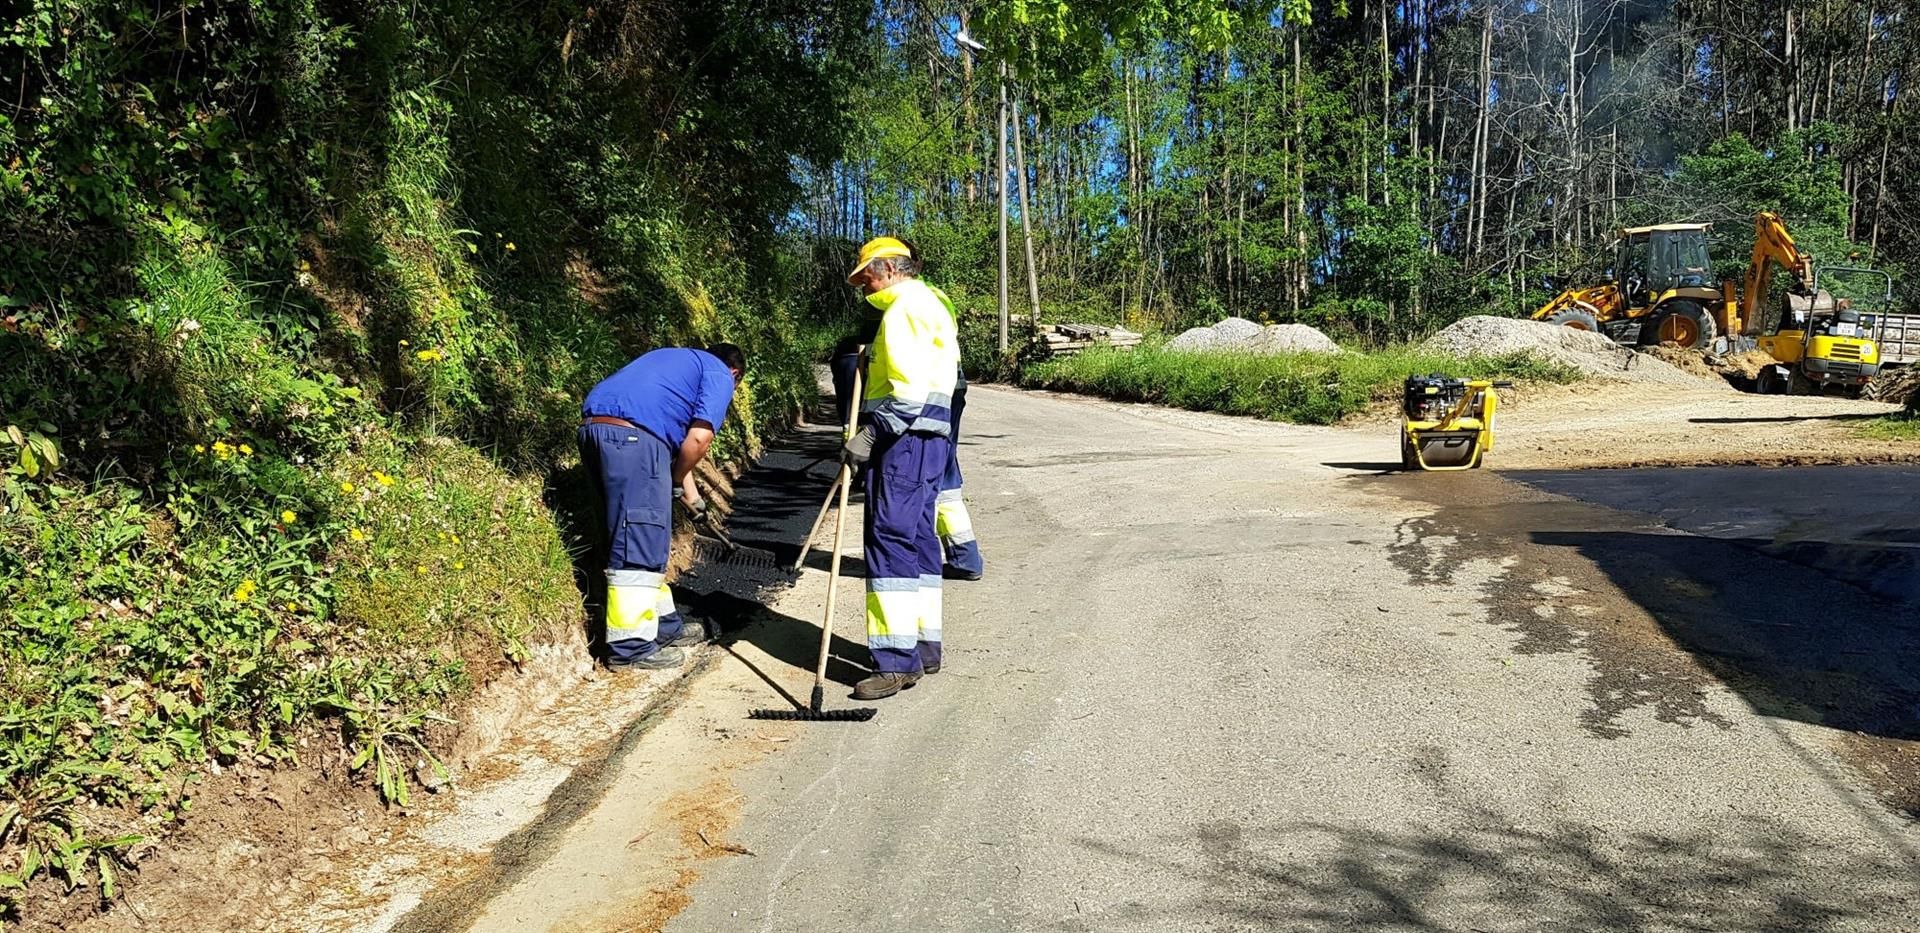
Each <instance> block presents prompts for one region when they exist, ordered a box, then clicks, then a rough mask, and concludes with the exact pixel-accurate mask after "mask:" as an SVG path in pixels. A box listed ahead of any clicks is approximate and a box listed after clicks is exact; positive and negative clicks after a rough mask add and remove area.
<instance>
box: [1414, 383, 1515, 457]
mask: <svg viewBox="0 0 1920 933" xmlns="http://www.w3.org/2000/svg"><path fill="white" fill-rule="evenodd" d="M1512 387H1513V383H1511V382H1490V381H1488V380H1485V379H1455V378H1452V377H1450V376H1445V375H1441V374H1440V373H1434V374H1432V375H1429V376H1408V377H1407V381H1406V384H1405V386H1404V389H1405V393H1404V396H1403V398H1402V402H1401V408H1402V417H1401V420H1400V467H1401V469H1404V470H1474V469H1478V468H1479V467H1480V464H1481V463H1482V462H1483V461H1484V460H1485V458H1486V455H1487V451H1490V450H1492V449H1493V414H1494V411H1495V410H1496V409H1498V408H1499V407H1500V397H1499V396H1498V395H1497V394H1495V392H1494V391H1493V390H1494V389H1497V388H1498V389H1507V388H1512Z"/></svg>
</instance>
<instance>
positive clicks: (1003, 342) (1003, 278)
mask: <svg viewBox="0 0 1920 933" xmlns="http://www.w3.org/2000/svg"><path fill="white" fill-rule="evenodd" d="M999 188H1000V355H1001V356H1003V357H1004V356H1006V355H1007V63H1006V61H1005V60H1004V59H1003V60H1002V61H1001V62H1000V185H999Z"/></svg>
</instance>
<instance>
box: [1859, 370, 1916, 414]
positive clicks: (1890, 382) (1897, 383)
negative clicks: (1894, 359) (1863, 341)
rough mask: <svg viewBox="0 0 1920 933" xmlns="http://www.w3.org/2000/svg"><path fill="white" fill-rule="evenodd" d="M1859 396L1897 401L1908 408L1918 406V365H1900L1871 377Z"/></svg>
mask: <svg viewBox="0 0 1920 933" xmlns="http://www.w3.org/2000/svg"><path fill="white" fill-rule="evenodd" d="M1860 397H1861V398H1865V399H1871V400H1873V401H1876V402H1899V403H1901V404H1903V405H1905V406H1907V407H1908V408H1920V366H1902V367H1900V368H1899V369H1890V370H1887V371H1886V372H1883V373H1881V374H1880V375H1878V376H1875V377H1873V381H1872V382H1869V383H1867V390H1866V391H1865V392H1862V393H1860Z"/></svg>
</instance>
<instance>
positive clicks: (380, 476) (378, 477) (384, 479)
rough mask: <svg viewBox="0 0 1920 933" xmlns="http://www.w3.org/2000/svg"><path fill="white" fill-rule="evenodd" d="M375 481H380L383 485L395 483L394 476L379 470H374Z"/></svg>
mask: <svg viewBox="0 0 1920 933" xmlns="http://www.w3.org/2000/svg"><path fill="white" fill-rule="evenodd" d="M373 481H374V482H376V483H379V484H380V485H382V486H391V485H393V477H391V476H388V475H387V474H385V473H382V472H380V471H379V470H375V471H373Z"/></svg>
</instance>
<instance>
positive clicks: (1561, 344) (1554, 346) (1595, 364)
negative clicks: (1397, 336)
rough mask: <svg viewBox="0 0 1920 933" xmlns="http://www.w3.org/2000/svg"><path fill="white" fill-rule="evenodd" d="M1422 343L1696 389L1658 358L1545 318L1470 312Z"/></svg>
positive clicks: (1694, 379)
mask: <svg viewBox="0 0 1920 933" xmlns="http://www.w3.org/2000/svg"><path fill="white" fill-rule="evenodd" d="M1426 347H1427V348H1428V349H1430V350H1438V351H1440V352H1443V353H1451V354H1454V355H1455V356H1505V355H1507V354H1509V353H1524V354H1526V355H1528V356H1531V357H1534V358H1535V359H1540V360H1546V361H1548V362H1553V363H1560V364H1562V365H1566V366H1571V367H1573V368H1575V369H1578V370H1580V371H1581V372H1585V373H1591V374H1593V375H1596V376H1600V377H1603V378H1607V379H1614V380H1618V381H1621V382H1646V383H1666V384H1669V385H1682V386H1690V387H1693V388H1699V387H1700V385H1701V380H1700V379H1699V378H1698V377H1695V376H1692V375H1689V374H1688V373H1686V372H1683V371H1682V370H1680V369H1679V368H1677V367H1674V366H1671V365H1669V364H1667V363H1666V362H1665V361H1663V360H1659V359H1655V358H1654V357H1651V356H1648V355H1646V354H1644V353H1635V352H1634V351H1632V350H1629V349H1627V348H1626V347H1623V346H1621V345H1619V344H1617V343H1614V342H1613V341H1612V340H1610V339H1608V338H1607V337H1606V336H1604V335H1601V334H1596V333H1594V332H1592V331H1586V330H1578V329H1575V328H1572V327H1566V326H1564V325H1560V324H1548V323H1546V322H1545V321H1524V320H1520V319H1517V318H1507V317H1491V316H1489V315H1484V314H1480V315H1475V316H1473V317H1469V318H1462V319H1461V320H1458V321H1455V322H1454V323H1453V324H1451V325H1449V326H1448V327H1447V328H1446V329H1445V330H1442V331H1440V332H1439V333H1437V334H1434V335H1433V336H1432V337H1429V338H1427V342H1426Z"/></svg>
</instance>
